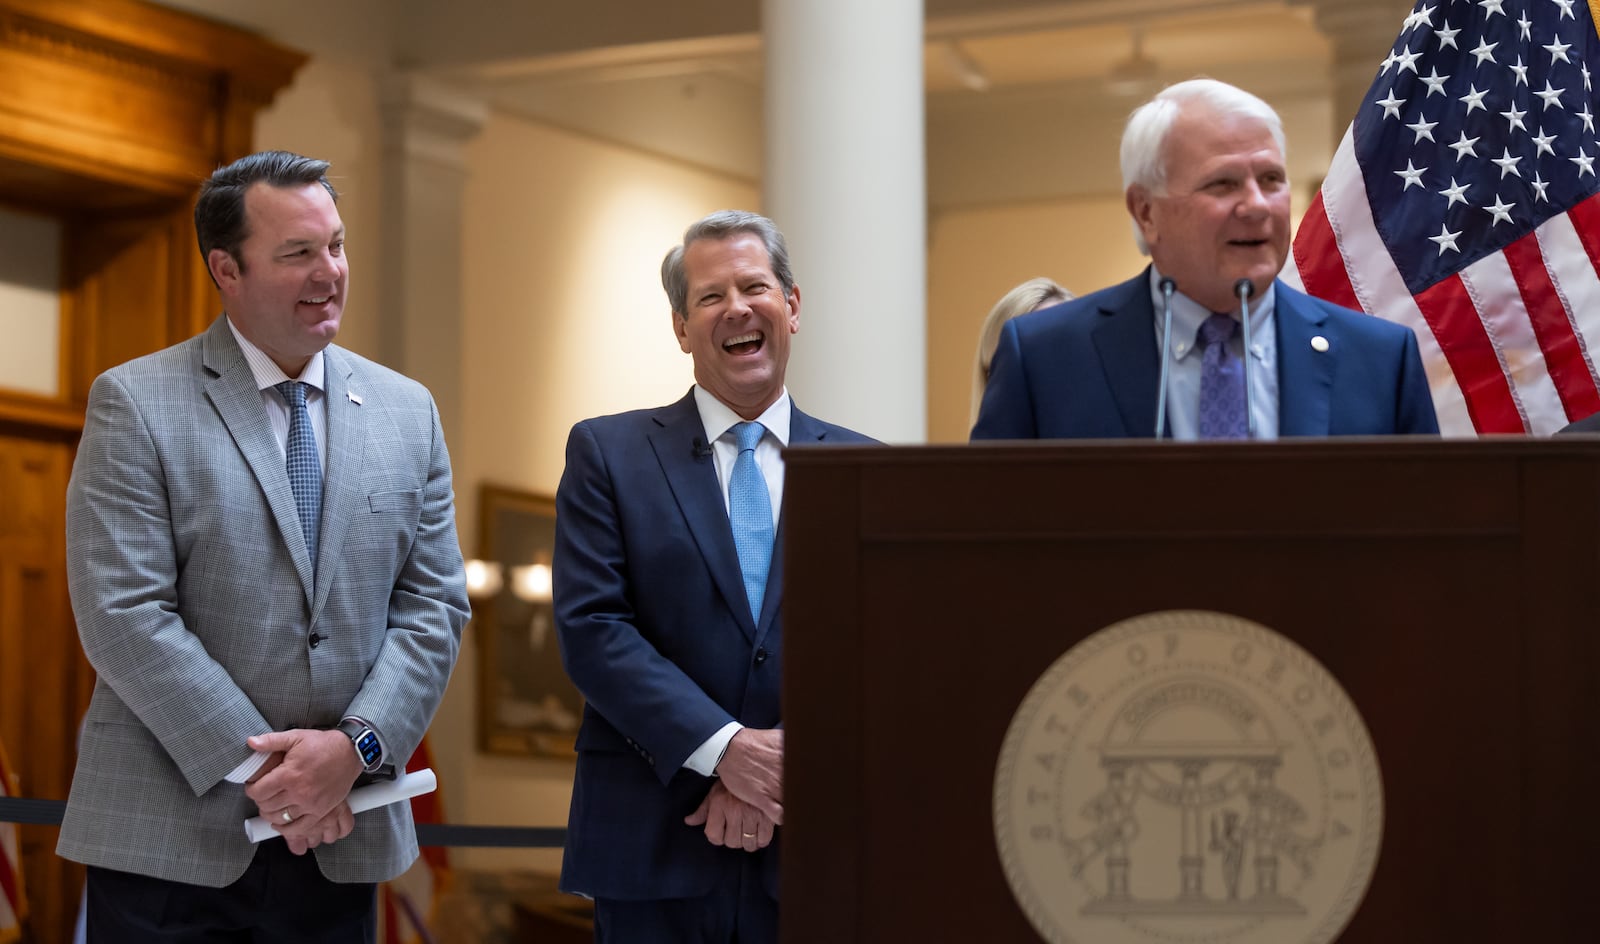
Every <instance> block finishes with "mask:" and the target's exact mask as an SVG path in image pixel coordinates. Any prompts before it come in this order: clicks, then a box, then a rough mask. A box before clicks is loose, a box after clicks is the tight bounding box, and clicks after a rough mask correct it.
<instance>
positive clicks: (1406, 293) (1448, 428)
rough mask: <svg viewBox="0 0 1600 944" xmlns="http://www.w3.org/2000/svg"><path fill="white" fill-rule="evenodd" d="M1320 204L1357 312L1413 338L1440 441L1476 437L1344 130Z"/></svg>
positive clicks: (1452, 374)
mask: <svg viewBox="0 0 1600 944" xmlns="http://www.w3.org/2000/svg"><path fill="white" fill-rule="evenodd" d="M1322 203H1323V208H1324V209H1325V210H1326V212H1327V215H1328V226H1329V227H1330V228H1332V230H1333V235H1334V240H1335V242H1336V243H1337V245H1338V246H1339V255H1340V256H1341V257H1342V258H1343V260H1344V269H1345V272H1346V273H1348V275H1349V278H1350V285H1351V287H1352V288H1353V289H1354V290H1355V293H1356V299H1357V300H1358V301H1360V303H1361V308H1362V310H1363V311H1366V312H1367V313H1368V314H1372V315H1377V316H1378V317H1380V318H1386V319H1388V320H1389V321H1394V322H1398V323H1399V324H1403V325H1405V326H1407V327H1409V328H1410V329H1411V330H1412V331H1414V332H1416V335H1417V344H1418V346H1419V347H1420V348H1421V353H1422V366H1423V369H1424V370H1426V371H1427V373H1428V388H1429V390H1430V392H1431V393H1432V396H1433V408H1434V412H1435V413H1437V414H1438V417H1439V431H1440V432H1441V433H1442V434H1443V435H1445V436H1476V435H1477V430H1476V429H1475V428H1474V427H1473V425H1472V417H1471V415H1470V414H1469V413H1468V412H1467V400H1466V397H1465V396H1464V395H1463V394H1462V393H1461V387H1460V385H1459V384H1457V383H1456V377H1455V373H1454V372H1453V371H1452V370H1451V369H1450V362H1449V361H1448V360H1446V359H1445V356H1444V350H1443V349H1441V348H1440V347H1439V341H1438V339H1437V338H1435V337H1434V336H1433V330H1432V329H1431V328H1429V327H1428V321H1427V319H1426V318H1424V317H1423V316H1422V309H1420V308H1418V307H1417V300H1416V299H1415V298H1413V297H1412V296H1411V291H1410V290H1409V289H1408V288H1406V283H1405V279H1403V278H1401V276H1400V270H1398V269H1396V268H1395V266H1394V258H1393V257H1392V256H1390V255H1389V249H1388V247H1387V246H1385V245H1384V244H1383V239H1382V238H1381V237H1380V236H1379V235H1378V229H1377V224H1375V223H1374V222H1373V219H1372V208H1371V207H1370V206H1368V205H1367V192H1366V189H1365V186H1364V185H1363V183H1362V179H1361V168H1360V167H1359V166H1358V165H1357V164H1356V153H1355V140H1354V138H1353V137H1352V136H1351V132H1350V131H1349V130H1346V131H1345V133H1344V140H1343V141H1340V142H1339V150H1338V151H1336V152H1334V155H1333V162H1332V163H1331V164H1330V165H1329V166H1328V177H1327V181H1326V183H1324V184H1323V188H1322Z"/></svg>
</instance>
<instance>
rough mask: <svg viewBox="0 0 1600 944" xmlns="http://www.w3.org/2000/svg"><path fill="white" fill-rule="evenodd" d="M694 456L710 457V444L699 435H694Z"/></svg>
mask: <svg viewBox="0 0 1600 944" xmlns="http://www.w3.org/2000/svg"><path fill="white" fill-rule="evenodd" d="M694 457H695V458H696V459H709V458H711V446H710V444H709V443H707V442H706V441H705V440H704V439H701V438H700V437H699V436H696V437H695V438H694Z"/></svg>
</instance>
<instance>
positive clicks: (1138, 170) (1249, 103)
mask: <svg viewBox="0 0 1600 944" xmlns="http://www.w3.org/2000/svg"><path fill="white" fill-rule="evenodd" d="M1196 103H1198V104H1201V105H1204V106H1206V107H1208V108H1209V109H1211V110H1212V111H1214V112H1216V113H1217V115H1219V116H1221V117H1229V118H1252V119H1255V120H1256V121H1259V122H1261V123H1262V124H1263V125H1266V127H1267V131H1268V132H1270V133H1271V134H1272V140H1273V142H1274V143H1276V144H1277V145H1278V154H1279V155H1281V156H1283V157H1284V158H1287V157H1288V154H1289V151H1288V144H1287V142H1286V140H1285V138H1284V134H1283V119H1282V118H1279V117H1278V113H1277V112H1276V111H1274V110H1273V108H1272V106H1271V105H1268V104H1267V103H1266V102H1264V101H1262V100H1261V99H1260V98H1257V97H1256V96H1254V95H1252V94H1250V93H1249V92H1246V91H1245V90H1244V89H1242V88H1239V87H1238V86H1235V85H1229V84H1228V83H1226V82H1219V81H1217V80H1216V79H1189V80H1188V81H1186V82H1179V83H1177V84H1176V85H1169V86H1167V87H1166V88H1164V89H1162V90H1161V91H1160V92H1157V93H1156V97H1155V98H1152V99H1150V101H1148V102H1145V103H1144V104H1143V105H1140V106H1139V107H1138V108H1136V109H1134V112H1133V114H1131V115H1129V116H1128V125H1127V127H1126V128H1124V129H1123V131H1122V192H1123V193H1127V192H1128V190H1129V189H1130V188H1132V187H1134V186H1135V185H1137V186H1140V187H1143V188H1144V189H1146V190H1148V191H1149V192H1150V194H1151V195H1153V196H1164V195H1165V194H1166V192H1167V157H1166V146H1167V135H1168V134H1169V133H1171V131H1172V126H1173V125H1174V124H1175V123H1176V122H1177V120H1178V116H1179V115H1181V114H1182V113H1183V110H1184V108H1185V107H1186V106H1188V105H1190V104H1196ZM1133 241H1134V243H1136V244H1137V245H1138V247H1139V251H1140V252H1141V253H1143V254H1145V255H1149V254H1150V247H1149V246H1148V245H1147V244H1146V243H1145V240H1144V234H1143V233H1141V232H1140V231H1139V224H1138V221H1137V220H1135V221H1134V222H1133Z"/></svg>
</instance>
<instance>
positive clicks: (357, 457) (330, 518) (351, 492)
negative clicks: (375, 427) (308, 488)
mask: <svg viewBox="0 0 1600 944" xmlns="http://www.w3.org/2000/svg"><path fill="white" fill-rule="evenodd" d="M358 379H359V378H357V377H356V376H355V371H354V369H353V368H352V367H351V365H350V363H349V362H348V361H347V360H346V359H345V358H344V356H343V354H342V353H341V352H340V351H339V350H338V349H337V348H334V347H331V346H330V347H328V348H327V349H326V350H325V351H324V352H323V355H322V386H323V395H322V399H323V403H324V405H325V406H326V407H327V410H328V465H327V468H328V473H327V475H326V476H325V477H324V479H323V482H322V534H321V535H320V537H319V539H318V541H317V587H316V594H315V597H314V600H315V603H314V605H313V606H312V614H311V615H312V619H315V618H316V615H317V613H318V611H320V610H321V609H322V605H323V604H324V603H325V602H327V599H328V589H329V588H330V587H331V586H332V585H333V578H334V574H335V572H337V571H338V569H339V557H340V555H341V554H343V553H344V539H345V535H346V534H347V533H348V532H349V530H350V520H351V517H352V516H353V515H355V514H357V513H358V512H359V510H360V509H358V508H357V506H356V503H357V501H358V500H359V499H360V498H361V489H360V484H361V464H362V462H363V461H364V459H365V454H366V444H367V423H366V414H365V413H364V412H363V411H364V410H367V409H372V407H363V406H361V405H360V404H358V403H356V402H355V399H354V398H353V397H352V396H351V394H354V395H355V396H361V391H360V390H358V389H356V388H355V387H354V386H352V385H353V384H355V383H356V381H357V380H358Z"/></svg>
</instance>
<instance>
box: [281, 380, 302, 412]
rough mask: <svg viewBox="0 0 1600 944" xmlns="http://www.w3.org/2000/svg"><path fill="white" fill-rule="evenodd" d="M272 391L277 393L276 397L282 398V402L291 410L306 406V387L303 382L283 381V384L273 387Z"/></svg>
mask: <svg viewBox="0 0 1600 944" xmlns="http://www.w3.org/2000/svg"><path fill="white" fill-rule="evenodd" d="M273 389H275V390H277V391H278V396H280V397H283V402H284V403H286V404H288V405H289V409H291V410H294V409H298V408H300V407H303V406H305V405H306V385H305V382H304V381H300V380H285V381H284V382H283V383H281V384H277V385H275V386H274V388H273Z"/></svg>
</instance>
